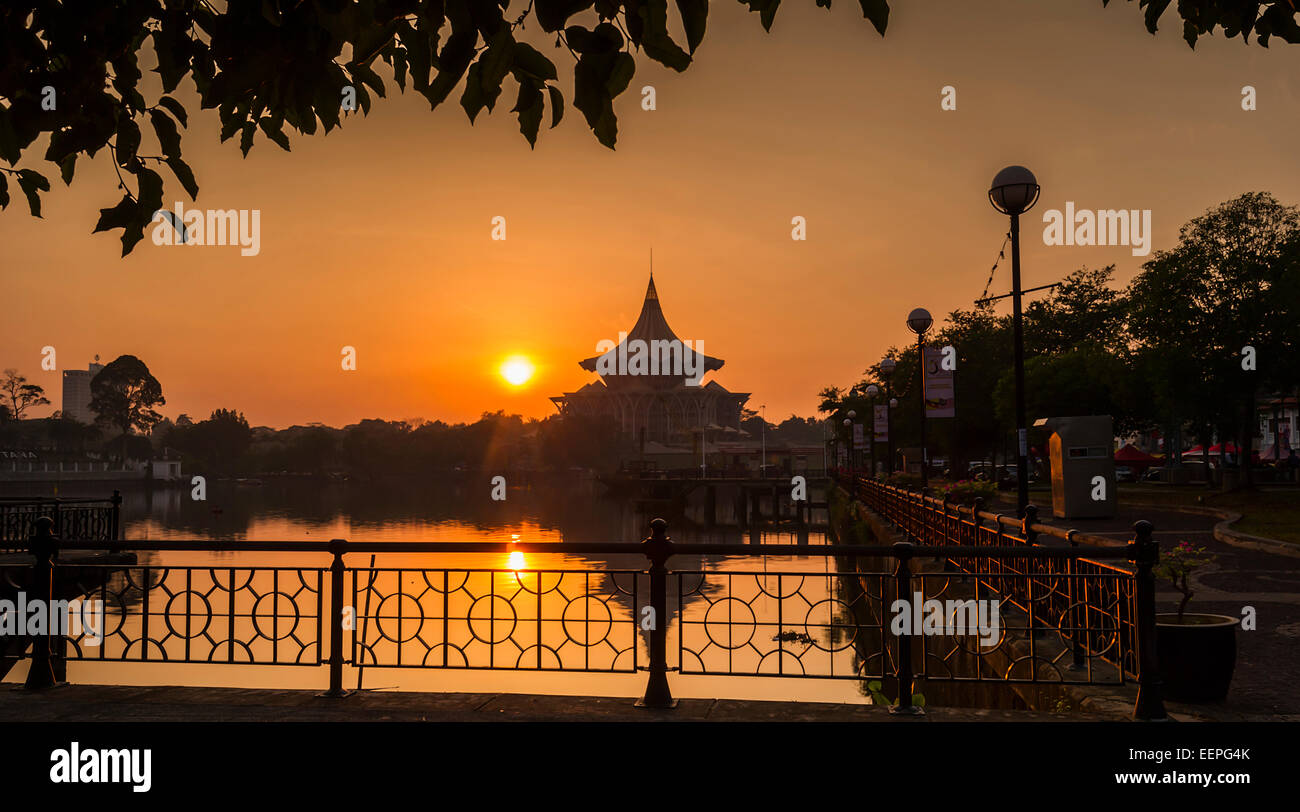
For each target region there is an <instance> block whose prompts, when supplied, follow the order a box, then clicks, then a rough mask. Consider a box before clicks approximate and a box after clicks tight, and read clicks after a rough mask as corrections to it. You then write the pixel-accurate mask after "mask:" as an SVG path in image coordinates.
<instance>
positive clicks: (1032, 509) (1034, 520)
mask: <svg viewBox="0 0 1300 812" xmlns="http://www.w3.org/2000/svg"><path fill="white" fill-rule="evenodd" d="M1036 524H1038V506H1037V505H1025V517H1024V518H1023V519H1021V520H1020V533H1021V535H1023V536H1024V537H1025V544H1028V545H1029V546H1030V547H1033V546H1034V545H1035V544H1037V543H1038V531H1037V530H1035V529H1034V525H1036Z"/></svg>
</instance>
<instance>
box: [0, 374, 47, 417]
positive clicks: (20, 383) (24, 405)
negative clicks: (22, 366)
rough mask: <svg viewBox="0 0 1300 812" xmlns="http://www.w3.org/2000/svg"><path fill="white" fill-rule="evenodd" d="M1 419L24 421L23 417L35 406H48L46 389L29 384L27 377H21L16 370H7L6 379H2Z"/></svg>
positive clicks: (0, 395)
mask: <svg viewBox="0 0 1300 812" xmlns="http://www.w3.org/2000/svg"><path fill="white" fill-rule="evenodd" d="M0 400H4V401H7V402H3V403H0V419H11V420H22V419H23V415H25V414H26V413H27V410H28V409H30V408H31V407H33V406H48V405H49V403H50V401H49V399H48V398H46V397H45V388H44V387H42V386H38V385H37V384H34V383H28V382H27V378H26V376H23V375H19V374H18V370H16V369H6V370H5V371H4V378H0Z"/></svg>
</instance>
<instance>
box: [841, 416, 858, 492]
mask: <svg viewBox="0 0 1300 812" xmlns="http://www.w3.org/2000/svg"><path fill="white" fill-rule="evenodd" d="M857 416H858V413H857V412H855V411H853V410H852V409H850V410H849V416H848V417H846V418H844V433H845V435H847V437H848V444H849V481H850V482H852V481H853V479H854V478H855V476H856V472H855V471H854V465H853V418H855V417H857Z"/></svg>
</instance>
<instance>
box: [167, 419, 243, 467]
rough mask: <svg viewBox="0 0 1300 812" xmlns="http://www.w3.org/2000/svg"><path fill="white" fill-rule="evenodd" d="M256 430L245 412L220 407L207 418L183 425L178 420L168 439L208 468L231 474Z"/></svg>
mask: <svg viewBox="0 0 1300 812" xmlns="http://www.w3.org/2000/svg"><path fill="white" fill-rule="evenodd" d="M252 437H253V430H252V429H251V428H249V425H248V421H247V420H246V419H245V418H244V416H243V415H242V414H240V413H239V412H237V411H235V410H233V409H217V410H216V411H214V412H213V413H212V416H211V417H209V418H208V419H207V420H202V421H200V422H198V423H193V422H188V423H187V424H185V425H182V424H181V423H180V421H179V420H178V421H177V424H176V426H175V427H173V428H172V430H171V431H170V432H168V434H167V437H166V443H167V445H169V446H172V447H174V448H176V450H178V451H180V452H181V454H183V455H185V456H186V457H188V458H190V459H191V460H193V461H194V462H197V463H199V464H200V465H201V466H202V467H203V469H204V470H206V471H210V472H213V473H218V474H230V473H233V472H235V471H236V470H237V468H238V465H239V463H240V461H241V460H242V458H243V455H244V453H245V452H246V451H247V450H248V447H249V444H250V443H251V441H252Z"/></svg>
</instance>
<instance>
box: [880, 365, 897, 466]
mask: <svg viewBox="0 0 1300 812" xmlns="http://www.w3.org/2000/svg"><path fill="white" fill-rule="evenodd" d="M897 366H898V363H897V362H895V361H894V359H893V358H890V357H889V356H888V355H886V356H885V357H884V358H882V359H880V376H881V377H882V378H884V379H885V397H887V398H889V409H888V410H886V412H885V448H886V450H887V452H888V453H889V463H888V465H889V473H891V474H892V473H894V409H896V408H898V399H897V398H895V397H894V388H893V384H892V383H891V382H890V379H891V378H892V377H893V375H894V369H895V368H896V367H897Z"/></svg>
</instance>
